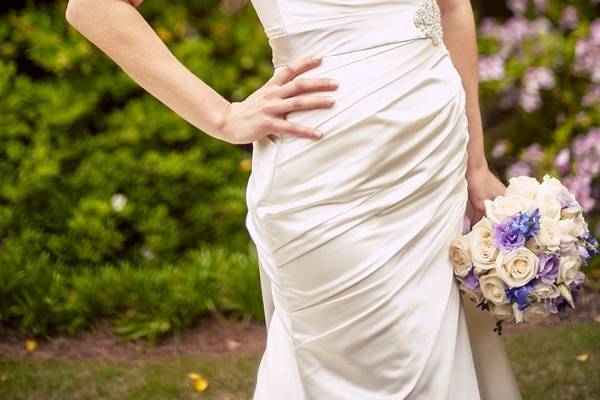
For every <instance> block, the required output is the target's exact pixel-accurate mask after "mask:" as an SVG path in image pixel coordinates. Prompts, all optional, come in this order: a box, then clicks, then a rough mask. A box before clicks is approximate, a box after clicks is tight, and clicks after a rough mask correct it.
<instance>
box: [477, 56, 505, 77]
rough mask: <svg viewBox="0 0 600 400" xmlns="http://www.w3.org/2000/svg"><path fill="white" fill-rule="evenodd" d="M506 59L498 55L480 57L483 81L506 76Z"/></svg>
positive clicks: (480, 72) (480, 74) (480, 75)
mask: <svg viewBox="0 0 600 400" xmlns="http://www.w3.org/2000/svg"><path fill="white" fill-rule="evenodd" d="M504 74H505V71H504V59H502V57H500V56H498V55H491V56H481V57H480V58H479V79H480V81H482V82H485V81H492V80H499V79H502V78H504Z"/></svg>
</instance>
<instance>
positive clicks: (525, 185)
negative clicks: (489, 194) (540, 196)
mask: <svg viewBox="0 0 600 400" xmlns="http://www.w3.org/2000/svg"><path fill="white" fill-rule="evenodd" d="M508 182H509V183H508V186H507V188H506V193H505V196H521V197H525V198H526V199H532V200H533V199H535V197H536V195H537V193H538V190H539V187H540V182H539V181H538V180H537V179H535V178H533V177H531V176H524V175H523V176H514V177H512V178H510V179H509V180H508Z"/></svg>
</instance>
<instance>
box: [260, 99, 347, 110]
mask: <svg viewBox="0 0 600 400" xmlns="http://www.w3.org/2000/svg"><path fill="white" fill-rule="evenodd" d="M334 103H335V99H334V98H333V97H329V96H296V97H290V98H288V99H283V100H279V101H277V102H274V104H272V105H270V106H269V107H267V109H266V111H268V112H270V113H275V114H287V113H289V112H292V111H297V110H310V109H314V108H327V107H331V106H332V105H333V104H334Z"/></svg>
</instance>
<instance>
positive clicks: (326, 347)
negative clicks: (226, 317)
mask: <svg viewBox="0 0 600 400" xmlns="http://www.w3.org/2000/svg"><path fill="white" fill-rule="evenodd" d="M431 4H432V3H431V2H429V1H426V0H424V1H421V0H398V1H387V0H380V1H374V0H354V1H350V0H345V1H343V0H253V5H254V7H255V9H256V11H257V14H258V16H259V18H260V21H261V23H262V24H263V27H264V28H265V32H266V35H267V37H268V39H269V43H270V45H271V48H272V50H273V67H274V69H275V72H277V70H278V69H280V68H283V66H285V65H286V64H288V63H290V62H292V61H295V60H299V59H301V58H302V57H305V56H310V55H321V56H323V61H322V64H321V65H320V66H318V67H316V68H314V69H311V70H309V71H307V72H305V73H302V74H301V75H299V76H298V77H297V78H301V77H317V76H322V77H328V78H333V79H336V80H337V81H338V82H339V84H340V85H339V88H338V89H336V90H335V91H325V92H322V93H314V94H319V95H321V94H322V95H331V96H334V97H335V98H336V103H335V105H334V106H333V107H331V108H321V109H314V110H302V111H294V112H291V113H289V114H288V115H287V117H286V119H287V120H288V121H293V122H298V123H300V124H303V125H306V126H311V127H315V128H318V129H320V130H322V131H323V132H324V136H323V137H322V138H321V139H312V138H303V137H299V136H293V135H288V134H283V135H270V136H266V137H264V138H262V139H260V140H257V141H255V142H253V154H252V172H251V175H250V179H249V182H248V187H247V191H246V199H247V205H248V214H247V219H246V226H247V228H248V231H249V233H250V235H251V237H252V240H253V241H254V243H255V245H256V249H257V253H258V259H259V267H260V279H261V287H262V296H263V302H264V306H265V317H266V321H267V345H266V349H265V352H264V354H263V356H262V359H261V362H260V366H259V368H258V372H257V380H256V387H255V390H254V393H253V399H254V400H279V399H282V400H305V399H310V400H312V399H319V400H320V399H324V400H337V399H344V400H348V399H366V400H368V399H409V398H410V399H480V398H486V399H491V398H498V399H500V398H502V399H505V400H510V399H517V398H520V397H519V396H518V390H517V389H516V385H515V383H514V379H513V377H512V371H511V370H510V367H509V364H508V362H507V358H506V354H505V353H504V349H503V348H502V347H501V342H500V341H499V339H496V338H494V337H492V336H493V335H495V334H494V333H493V332H492V330H491V328H490V329H489V330H480V331H479V333H478V335H480V337H481V338H483V339H482V340H479V339H478V338H475V340H478V341H479V342H481V343H485V348H484V351H485V352H489V353H490V354H494V355H495V358H496V360H497V361H498V363H499V364H498V365H504V367H503V368H502V367H498V366H489V365H487V366H484V365H481V366H478V364H477V363H478V357H477V354H473V352H472V344H471V343H470V341H471V342H473V340H474V338H473V337H471V338H469V333H468V327H467V318H466V317H465V313H466V310H465V308H464V307H463V304H462V302H461V300H460V295H459V291H458V287H457V285H456V283H455V281H454V279H453V276H452V267H451V264H450V262H449V259H448V246H449V244H450V242H451V240H452V239H453V238H454V237H455V236H456V235H458V234H460V233H461V232H463V219H464V216H465V211H466V206H467V181H466V179H465V171H466V162H467V151H466V150H467V142H468V138H469V135H468V130H467V118H466V113H465V92H464V90H463V86H462V82H461V78H460V75H459V74H458V72H457V70H456V69H455V67H454V65H453V64H452V61H451V59H450V56H449V52H448V50H447V48H446V47H445V45H444V44H443V42H442V43H437V44H436V43H435V42H434V41H435V38H434V37H433V36H432V34H431V32H432V30H428V29H427V27H425V29H423V27H421V28H419V27H418V26H417V24H415V15H416V13H417V11H418V10H419V9H421V10H424V9H425V7H426V6H427V5H429V6H431ZM436 6H437V5H436ZM429 11H431V9H430V10H429ZM427 15H430V14H427ZM426 21H429V22H430V23H431V21H432V20H431V18H429V19H427V18H426ZM429 27H432V26H431V24H430V25H429ZM491 326H492V327H493V324H492V325H491ZM482 360H485V357H483V358H482ZM503 363H504V364H503ZM478 368H479V370H478ZM489 368H491V371H492V372H493V373H490V372H488V370H489ZM484 370H485V371H484ZM492 375H493V377H491V376H492ZM478 377H479V381H478ZM502 385H504V386H503V388H502V389H501V388H500V386H502ZM484 391H487V393H489V394H486V395H483V394H482V393H483V392H484Z"/></svg>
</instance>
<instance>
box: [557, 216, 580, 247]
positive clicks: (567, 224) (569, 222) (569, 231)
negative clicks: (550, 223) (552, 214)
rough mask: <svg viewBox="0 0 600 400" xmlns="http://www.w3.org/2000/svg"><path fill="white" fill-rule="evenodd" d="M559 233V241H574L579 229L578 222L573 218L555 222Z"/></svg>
mask: <svg viewBox="0 0 600 400" xmlns="http://www.w3.org/2000/svg"><path fill="white" fill-rule="evenodd" d="M556 224H557V225H558V229H559V231H560V234H561V238H560V241H561V243H570V242H574V241H575V240H576V238H577V236H578V234H579V233H581V231H580V229H581V228H580V226H579V224H580V222H579V221H576V220H575V217H573V218H564V219H561V220H560V221H558V222H557V223H556Z"/></svg>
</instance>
